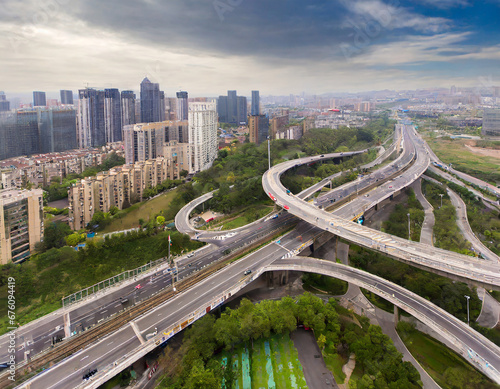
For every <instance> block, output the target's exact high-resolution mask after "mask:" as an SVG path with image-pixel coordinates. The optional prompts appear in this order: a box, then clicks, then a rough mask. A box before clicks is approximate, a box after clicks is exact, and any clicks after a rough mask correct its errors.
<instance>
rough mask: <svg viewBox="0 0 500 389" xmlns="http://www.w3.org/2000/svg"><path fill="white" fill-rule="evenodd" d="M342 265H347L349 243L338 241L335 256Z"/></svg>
mask: <svg viewBox="0 0 500 389" xmlns="http://www.w3.org/2000/svg"><path fill="white" fill-rule="evenodd" d="M335 257H336V258H337V259H340V262H341V263H342V264H344V265H349V245H348V244H347V243H343V242H338V243H337V250H336V256H335Z"/></svg>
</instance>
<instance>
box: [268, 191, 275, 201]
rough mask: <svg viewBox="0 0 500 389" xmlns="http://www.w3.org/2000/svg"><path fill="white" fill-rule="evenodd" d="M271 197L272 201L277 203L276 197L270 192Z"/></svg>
mask: <svg viewBox="0 0 500 389" xmlns="http://www.w3.org/2000/svg"><path fill="white" fill-rule="evenodd" d="M269 197H270V198H271V200H273V201H276V197H274V196H273V195H272V194H271V192H269Z"/></svg>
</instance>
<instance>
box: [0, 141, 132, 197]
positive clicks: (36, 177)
mask: <svg viewBox="0 0 500 389" xmlns="http://www.w3.org/2000/svg"><path fill="white" fill-rule="evenodd" d="M116 150H117V153H118V154H119V155H120V154H121V155H123V151H122V150H121V147H116ZM110 151H114V150H113V148H111V149H110V150H105V151H103V150H100V149H99V150H97V149H96V150H71V151H65V152H61V153H49V154H39V155H33V156H31V157H16V158H11V159H6V160H4V161H0V180H1V181H0V186H1V187H2V188H3V189H14V188H17V189H21V188H23V187H26V185H27V183H28V182H29V183H31V184H32V185H33V186H35V187H37V186H46V185H49V184H50V182H51V180H52V179H53V178H59V179H63V178H64V177H66V176H67V175H69V174H81V173H82V172H83V171H84V170H85V169H86V168H88V167H92V166H97V165H100V164H102V163H103V161H104V160H105V159H106V157H107V156H108V154H109V152H110Z"/></svg>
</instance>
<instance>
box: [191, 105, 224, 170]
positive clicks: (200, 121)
mask: <svg viewBox="0 0 500 389" xmlns="http://www.w3.org/2000/svg"><path fill="white" fill-rule="evenodd" d="M188 121H189V144H190V145H191V150H192V153H193V169H194V171H193V173H195V172H200V171H203V170H206V169H208V168H210V167H211V166H212V163H213V162H214V160H215V158H217V151H218V147H217V122H218V117H217V106H216V103H215V102H205V103H200V102H195V103H189V118H188ZM190 173H191V172H190Z"/></svg>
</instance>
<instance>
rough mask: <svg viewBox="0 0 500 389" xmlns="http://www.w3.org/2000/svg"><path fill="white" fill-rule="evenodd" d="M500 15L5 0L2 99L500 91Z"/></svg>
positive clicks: (318, 1) (401, 5)
mask: <svg viewBox="0 0 500 389" xmlns="http://www.w3.org/2000/svg"><path fill="white" fill-rule="evenodd" d="M499 15H500V0H484V1H477V2H473V1H472V0H413V1H406V0H309V1H304V0H0V53H1V55H0V90H5V91H6V93H7V94H8V95H9V94H10V95H14V94H17V93H27V92H31V91H33V90H43V91H47V92H51V91H58V90H59V89H72V90H75V91H76V90H77V89H79V88H83V87H84V86H86V85H87V84H88V85H90V86H94V87H100V88H106V87H116V88H119V89H133V90H138V88H139V83H140V82H141V80H142V79H143V78H144V76H146V75H147V76H148V77H149V78H150V79H151V80H152V81H155V82H159V83H160V86H161V88H162V89H163V90H165V91H166V92H167V95H168V96H172V95H173V94H174V93H175V91H177V90H180V89H183V90H187V91H189V92H190V95H191V96H204V95H208V96H214V95H218V94H223V93H225V91H226V90H227V89H237V90H238V92H239V94H244V95H248V94H249V93H250V90H252V89H259V90H260V91H261V93H262V94H264V95H268V94H282V95H286V94H289V93H300V92H302V91H306V92H310V93H318V94H319V93H325V92H345V91H367V90H379V89H416V88H425V87H434V86H444V87H449V86H451V85H457V86H473V87H474V86H480V85H481V84H483V85H484V84H485V83H493V84H495V85H500V66H499V64H500V61H499V60H500V39H499V38H500V24H499V23H498V16H499ZM50 95H51V93H49V97H51V96H50ZM53 97H56V96H55V95H54V96H53Z"/></svg>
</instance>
